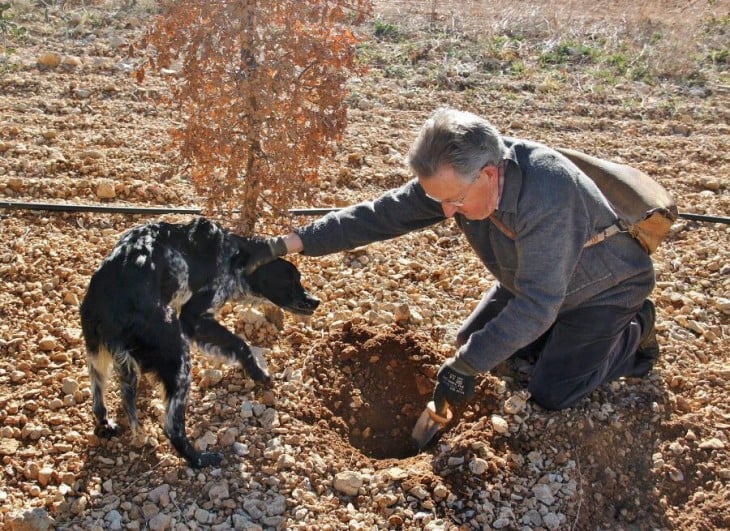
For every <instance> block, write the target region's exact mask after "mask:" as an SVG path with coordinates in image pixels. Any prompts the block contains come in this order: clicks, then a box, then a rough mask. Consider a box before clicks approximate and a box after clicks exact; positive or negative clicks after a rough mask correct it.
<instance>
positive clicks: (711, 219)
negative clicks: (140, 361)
mask: <svg viewBox="0 0 730 531" xmlns="http://www.w3.org/2000/svg"><path fill="white" fill-rule="evenodd" d="M0 208H4V209H6V210H42V211H49V212H100V213H106V214H191V215H200V214H202V213H203V209H202V208H199V207H140V206H124V205H81V204H69V203H36V202H31V203H28V202H22V201H4V200H0ZM338 210H340V209H339V208H336V207H333V208H330V207H317V208H291V209H289V213H290V214H291V215H293V216H322V215H324V214H328V213H330V212H337V211H338ZM237 212H240V210H228V211H216V212H215V213H216V214H221V213H237ZM679 217H680V218H682V219H687V220H690V221H702V222H705V223H724V224H725V225H730V217H724V216H713V215H709V214H691V213H688V212H680V213H679Z"/></svg>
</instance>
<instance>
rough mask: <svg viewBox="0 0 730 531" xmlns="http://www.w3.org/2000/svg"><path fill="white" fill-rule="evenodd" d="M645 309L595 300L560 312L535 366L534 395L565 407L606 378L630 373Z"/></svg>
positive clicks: (544, 404) (556, 406)
mask: <svg viewBox="0 0 730 531" xmlns="http://www.w3.org/2000/svg"><path fill="white" fill-rule="evenodd" d="M639 309H640V307H637V308H630V309H626V308H620V307H616V306H594V307H587V308H578V309H576V310H573V311H570V312H566V313H564V314H561V315H560V316H558V319H557V320H556V321H555V324H554V325H553V327H552V328H551V330H550V332H549V337H548V338H547V342H546V344H545V347H544V348H543V350H542V352H541V353H540V357H539V358H538V360H537V363H536V364H535V368H534V370H533V372H532V377H531V379H530V384H529V390H530V394H531V395H532V398H533V400H535V402H537V403H538V404H540V405H541V406H542V407H544V408H547V409H563V408H566V407H569V406H571V405H573V404H575V403H576V402H577V401H578V400H580V399H581V398H583V397H585V396H586V395H588V394H590V393H591V392H593V391H594V390H595V389H596V388H597V387H598V386H600V385H601V384H603V383H606V382H610V381H612V380H615V379H617V378H619V377H621V376H625V375H630V374H631V372H632V369H633V367H634V361H635V355H636V350H637V348H638V346H639V341H640V339H641V332H642V330H641V324H640V322H639V320H638V319H637V312H638V311H639Z"/></svg>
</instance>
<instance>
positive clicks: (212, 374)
mask: <svg viewBox="0 0 730 531" xmlns="http://www.w3.org/2000/svg"><path fill="white" fill-rule="evenodd" d="M221 380H223V371H222V370H220V369H205V370H204V371H203V374H202V377H201V378H200V383H199V384H198V385H199V386H200V387H201V389H207V388H209V387H214V386H216V385H218V384H219V383H220V382H221Z"/></svg>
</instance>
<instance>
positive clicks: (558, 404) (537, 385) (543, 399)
mask: <svg viewBox="0 0 730 531" xmlns="http://www.w3.org/2000/svg"><path fill="white" fill-rule="evenodd" d="M528 389H529V391H530V395H531V397H532V399H533V400H534V401H535V402H536V403H537V404H538V405H539V406H540V407H543V408H545V409H550V410H559V409H565V408H569V407H571V406H573V405H574V404H575V403H576V402H578V401H579V400H580V399H581V398H583V397H584V396H586V395H587V394H589V393H590V392H591V391H590V390H588V389H586V387H585V385H576V382H570V383H569V382H565V381H563V382H560V381H552V382H551V381H545V380H541V379H535V378H533V379H532V380H531V381H530V385H529V386H528Z"/></svg>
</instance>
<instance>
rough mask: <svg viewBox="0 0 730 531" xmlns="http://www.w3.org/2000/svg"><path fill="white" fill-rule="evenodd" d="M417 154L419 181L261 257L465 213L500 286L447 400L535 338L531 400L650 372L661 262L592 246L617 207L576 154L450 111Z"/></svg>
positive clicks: (551, 402)
mask: <svg viewBox="0 0 730 531" xmlns="http://www.w3.org/2000/svg"><path fill="white" fill-rule="evenodd" d="M408 162H409V164H410V167H411V169H412V170H413V172H414V173H415V174H416V175H417V178H415V179H413V180H411V181H409V182H407V183H406V184H404V185H403V186H402V187H400V188H398V189H395V190H390V191H388V192H386V193H385V194H383V195H382V196H381V197H379V198H378V199H376V200H374V201H370V202H363V203H360V204H357V205H354V206H351V207H348V208H345V209H342V210H340V211H338V212H334V213H331V214H328V215H326V216H324V217H323V218H321V219H319V220H317V221H315V222H313V223H311V224H309V225H306V226H304V227H301V228H298V229H296V230H295V231H294V232H292V233H291V234H288V235H286V236H284V237H280V238H272V239H271V240H269V241H267V242H266V244H265V245H262V246H261V249H260V250H259V252H257V253H256V254H254V256H253V257H252V258H251V260H250V261H249V265H250V267H251V268H252V269H255V267H257V266H258V265H260V264H262V263H265V262H267V261H269V260H271V259H272V258H273V257H275V256H281V255H282V254H285V253H287V252H301V253H303V254H305V255H309V256H321V255H325V254H329V253H334V252H337V251H342V250H346V249H352V248H354V247H357V246H360V245H364V244H368V243H371V242H375V241H380V240H386V239H389V238H394V237H396V236H400V235H402V234H405V233H408V232H411V231H414V230H418V229H422V228H424V227H427V226H429V225H433V224H435V223H439V222H441V221H443V220H444V219H446V218H450V217H453V218H454V219H455V221H456V223H457V225H458V226H459V228H460V229H461V230H462V232H463V233H464V235H465V237H466V239H467V241H468V242H469V244H470V245H471V247H472V248H473V249H474V252H476V254H477V256H478V257H479V258H480V259H481V261H482V262H483V263H484V265H485V267H486V268H487V269H488V270H489V271H490V272H491V273H492V274H493V275H494V277H495V278H496V279H497V283H496V284H495V285H494V286H493V287H492V288H491V289H490V290H489V291H488V292H487V293H486V294H485V295H484V297H483V298H482V301H481V302H480V304H479V305H478V306H477V308H476V309H475V310H474V311H473V312H472V314H471V315H470V316H469V318H468V319H467V320H466V321H465V322H464V323H463V325H462V326H461V328H460V330H459V332H458V334H457V345H456V352H455V354H454V356H453V357H451V358H449V359H448V360H446V362H444V364H443V365H442V367H441V369H440V370H439V374H438V377H437V379H438V383H437V385H436V388H435V391H434V400H435V401H436V402H437V403H438V402H439V401H443V399H446V400H447V401H448V402H450V403H459V402H461V401H464V400H468V399H470V398H471V397H472V396H473V394H474V388H475V376H476V375H477V374H478V373H480V372H483V371H488V370H490V369H492V368H493V367H494V366H495V365H497V364H498V363H499V362H501V361H503V360H505V359H507V358H509V357H510V356H512V355H514V354H516V353H518V352H520V351H524V350H525V349H527V350H531V351H534V352H535V353H536V354H537V355H538V358H537V362H536V364H535V367H534V370H533V372H532V375H531V379H530V383H529V390H530V392H531V395H532V398H533V399H534V400H535V401H536V402H537V403H538V404H540V405H542V406H543V407H545V408H548V409H561V408H565V407H568V406H570V405H572V404H574V403H575V402H576V401H578V400H579V399H581V398H583V397H584V396H586V395H588V394H589V393H591V392H592V391H593V390H594V389H596V388H597V387H598V386H599V385H601V384H602V383H605V382H609V381H611V380H615V379H616V378H619V377H621V376H644V375H645V374H646V373H648V372H649V370H650V369H651V367H652V366H653V364H654V362H655V360H656V358H657V356H658V353H659V348H658V345H657V342H656V337H655V332H654V305H653V304H652V303H651V302H650V301H649V300H647V297H648V296H649V294H650V292H651V290H652V289H653V286H654V269H653V266H652V262H651V259H650V258H649V256H648V254H647V253H646V252H645V251H644V249H643V248H642V247H641V245H640V244H639V243H638V242H637V241H635V240H634V239H633V238H632V237H631V236H630V235H629V234H627V233H625V232H618V233H615V234H613V235H612V236H610V237H607V238H605V239H602V240H600V241H599V242H598V243H593V240H592V238H594V236H596V235H597V234H599V233H601V232H602V231H604V230H605V229H606V228H608V227H610V226H612V225H614V224H615V222H616V221H617V218H616V214H615V213H614V211H613V210H612V208H611V206H610V205H609V203H608V202H607V201H606V199H605V197H604V196H603V195H602V194H601V192H600V191H599V190H598V188H597V187H596V185H595V184H594V183H593V181H591V180H590V179H589V178H588V177H586V176H585V175H584V174H583V173H582V172H581V171H580V170H579V169H578V168H577V167H576V166H574V165H573V164H572V163H571V162H570V161H569V160H568V159H566V158H565V157H563V156H562V155H561V154H559V153H557V152H556V151H554V150H552V149H549V148H547V147H545V146H543V145H541V144H537V143H534V142H530V141H526V140H520V139H510V138H506V137H502V136H500V134H499V133H498V132H497V130H496V129H495V128H494V127H493V126H492V125H491V124H490V123H489V122H488V121H487V120H485V119H483V118H480V117H479V116H476V115H474V114H472V113H468V112H463V111H459V110H455V109H449V108H445V109H438V110H436V111H435V112H434V113H433V115H432V116H431V117H430V118H429V119H428V120H427V121H426V123H425V124H424V125H423V127H422V129H421V131H420V133H419V135H418V138H417V139H416V140H415V142H414V143H413V145H412V147H411V150H410V152H409V155H408ZM455 259H457V260H458V257H455Z"/></svg>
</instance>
